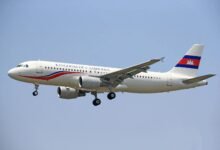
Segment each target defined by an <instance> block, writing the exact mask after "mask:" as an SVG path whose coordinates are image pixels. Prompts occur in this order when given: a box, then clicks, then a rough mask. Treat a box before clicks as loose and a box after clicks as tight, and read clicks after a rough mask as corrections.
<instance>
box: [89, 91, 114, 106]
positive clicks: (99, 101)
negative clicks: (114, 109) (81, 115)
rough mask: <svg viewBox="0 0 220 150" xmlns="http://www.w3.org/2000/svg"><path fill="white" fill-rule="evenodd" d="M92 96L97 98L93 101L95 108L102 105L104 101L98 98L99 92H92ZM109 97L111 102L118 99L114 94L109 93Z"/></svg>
mask: <svg viewBox="0 0 220 150" xmlns="http://www.w3.org/2000/svg"><path fill="white" fill-rule="evenodd" d="M91 94H92V95H94V96H95V99H94V100H93V101H92V104H93V105H94V106H98V105H100V104H101V102H102V101H101V100H100V99H99V98H98V97H97V92H92V93H91ZM107 97H108V99H109V100H113V99H114V98H115V97H116V94H115V93H114V92H110V93H108V95H107Z"/></svg>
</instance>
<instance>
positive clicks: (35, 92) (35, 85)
mask: <svg viewBox="0 0 220 150" xmlns="http://www.w3.org/2000/svg"><path fill="white" fill-rule="evenodd" d="M34 88H35V91H34V92H33V93H32V94H33V96H37V95H38V88H39V85H38V84H34Z"/></svg>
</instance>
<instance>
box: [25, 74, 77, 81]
mask: <svg viewBox="0 0 220 150" xmlns="http://www.w3.org/2000/svg"><path fill="white" fill-rule="evenodd" d="M77 73H80V72H59V73H57V74H53V75H52V76H21V77H25V78H30V79H39V80H51V79H54V78H57V77H60V76H62V75H66V74H77Z"/></svg>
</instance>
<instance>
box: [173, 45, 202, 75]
mask: <svg viewBox="0 0 220 150" xmlns="http://www.w3.org/2000/svg"><path fill="white" fill-rule="evenodd" d="M203 48H204V46H203V45H201V44H194V45H193V46H192V47H191V48H190V49H189V50H188V52H187V53H186V54H185V56H184V57H183V58H182V59H181V60H180V61H179V62H178V63H177V65H176V66H175V67H173V68H172V69H171V70H170V71H169V72H171V73H175V74H181V75H185V76H191V77H195V76H196V74H197V72H198V69H199V64H200V60H201V55H202V52H203Z"/></svg>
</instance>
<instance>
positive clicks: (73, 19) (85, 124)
mask: <svg viewBox="0 0 220 150" xmlns="http://www.w3.org/2000/svg"><path fill="white" fill-rule="evenodd" d="M194 43H202V44H204V45H205V46H206V47H205V51H204V55H203V59H202V63H201V66H200V71H199V74H200V75H203V74H207V73H216V74H219V64H220V63H219V56H220V2H219V1H218V0H184V1H183V0H166V1H165V0H153V1H147V0H135V1H131V0H109V1H105V0H60V1H58V0H1V1H0V51H1V55H0V57H1V59H0V62H1V68H0V69H1V74H0V77H1V78H0V79H1V87H0V89H1V90H0V91H1V94H0V149H1V150H60V149H64V150H74V149H75V150H76V149H83V150H93V149H94V150H113V149H114V150H115V149H126V150H134V149H149V150H219V149H220V115H219V114H220V102H219V100H220V99H219V98H220V94H219V91H220V78H219V76H218V75H217V76H216V77H214V78H212V79H210V80H209V85H208V86H206V87H199V88H196V89H191V90H184V91H177V92H171V93H162V94H128V93H118V94H117V98H116V99H115V100H113V101H109V100H107V98H106V94H100V95H99V97H100V98H101V99H102V105H100V106H99V107H94V106H93V105H92V100H93V96H92V95H90V94H89V95H87V96H86V97H82V98H78V99H75V100H72V101H65V100H61V99H59V98H58V97H57V93H56V88H57V87H52V86H41V87H40V89H39V96H37V97H33V96H32V91H33V90H34V87H33V85H31V84H27V83H22V82H18V81H15V80H12V79H10V78H9V77H8V76H7V71H8V70H9V69H10V68H12V67H14V66H16V65H17V64H18V63H20V62H23V61H26V60H37V59H41V60H53V61H61V62H70V63H81V64H91V65H102V66H113V67H127V66H130V65H133V64H137V63H140V62H144V61H147V60H149V59H151V58H158V57H163V56H165V57H166V59H165V62H164V63H158V64H155V65H154V66H152V68H151V71H168V70H169V69H171V68H172V67H173V66H174V65H175V64H176V62H177V61H178V60H179V59H180V57H182V56H183V55H184V54H185V52H186V51H187V50H188V49H189V48H190V47H191V46H192V44H194Z"/></svg>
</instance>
